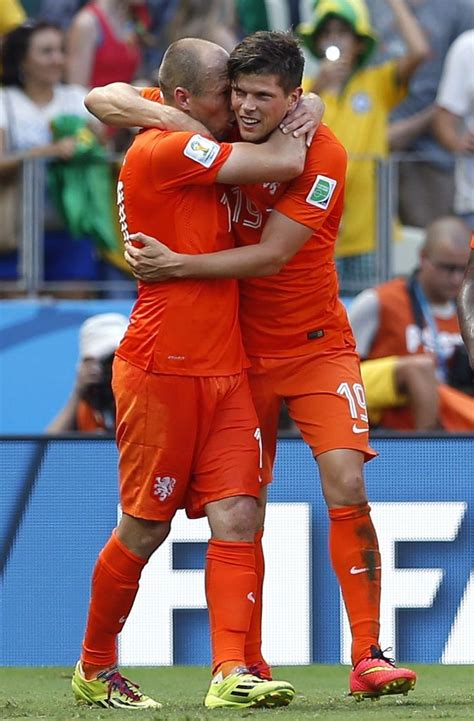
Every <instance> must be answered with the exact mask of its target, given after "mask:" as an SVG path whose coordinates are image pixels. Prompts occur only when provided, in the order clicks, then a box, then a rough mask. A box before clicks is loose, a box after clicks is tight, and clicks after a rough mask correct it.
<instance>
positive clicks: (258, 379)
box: [248, 357, 281, 485]
mask: <svg viewBox="0 0 474 721" xmlns="http://www.w3.org/2000/svg"><path fill="white" fill-rule="evenodd" d="M250 361H251V363H252V366H251V368H249V371H248V376H249V383H250V390H251V392H252V398H253V402H254V404H255V410H256V411H257V417H258V423H259V427H260V432H261V434H262V451H263V455H262V478H263V483H264V484H265V485H267V484H269V483H270V482H271V480H272V469H273V464H274V461H275V455H276V448H277V435H278V420H279V417H280V408H281V396H279V395H278V393H277V392H276V384H277V382H278V375H277V374H278V362H275V361H274V360H273V359H268V358H253V357H252V358H250Z"/></svg>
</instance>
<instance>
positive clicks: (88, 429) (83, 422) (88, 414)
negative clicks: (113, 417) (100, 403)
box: [75, 401, 107, 433]
mask: <svg viewBox="0 0 474 721" xmlns="http://www.w3.org/2000/svg"><path fill="white" fill-rule="evenodd" d="M75 426H76V428H75V430H76V431H81V433H97V432H98V431H104V432H105V431H106V430H107V428H106V424H105V420H104V417H103V416H102V414H101V413H99V411H96V410H95V409H94V408H92V406H90V405H89V404H88V403H86V401H79V403H78V406H77V410H76V423H75Z"/></svg>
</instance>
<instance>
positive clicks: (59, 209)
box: [0, 0, 474, 428]
mask: <svg viewBox="0 0 474 721" xmlns="http://www.w3.org/2000/svg"><path fill="white" fill-rule="evenodd" d="M290 28H291V29H292V31H293V32H294V33H295V34H296V35H297V36H298V37H299V38H300V39H301V43H302V46H303V47H304V52H305V56H306V58H307V66H306V67H307V69H306V75H305V78H304V90H305V92H315V93H318V94H319V95H320V96H321V98H322V99H323V100H324V102H325V105H326V112H325V117H324V121H325V122H326V123H327V124H328V125H329V126H330V127H331V129H333V130H334V132H335V133H336V135H337V136H338V137H339V139H340V140H341V141H342V142H343V144H344V145H345V147H346V149H347V150H348V153H349V156H350V163H349V169H348V177H347V186H346V200H345V213H344V217H343V222H342V226H341V231H340V237H339V240H338V245H337V248H336V255H337V263H338V272H339V278H340V284H341V290H342V293H343V295H345V296H348V295H354V294H355V293H356V292H359V291H361V290H363V289H364V288H370V287H372V286H374V285H376V284H377V280H378V279H379V278H380V276H379V273H378V271H379V269H380V257H381V256H380V250H381V249H380V242H381V240H380V238H381V237H382V238H383V232H381V221H380V219H381V218H383V215H382V212H383V213H385V214H386V213H388V212H389V213H390V216H389V223H388V225H389V227H390V228H391V230H390V232H389V236H388V237H390V238H392V237H393V238H395V239H397V238H400V237H402V238H403V237H405V238H407V237H408V238H411V237H412V236H411V235H410V229H415V231H416V232H415V233H414V235H413V237H414V238H418V239H419V241H420V245H419V247H421V248H422V250H421V256H420V257H421V259H422V261H421V266H423V263H424V260H423V259H424V258H425V257H428V255H429V254H430V253H431V251H432V246H433V243H431V244H430V243H428V250H429V252H428V251H427V252H426V253H425V255H423V247H424V246H423V240H424V238H425V235H424V232H425V229H426V228H427V227H429V226H430V225H431V224H432V223H433V222H435V221H436V220H437V219H440V218H445V219H446V218H448V219H450V218H451V219H455V220H457V221H459V222H460V223H462V224H464V225H463V228H464V230H465V237H466V238H467V239H468V238H469V235H470V233H471V232H472V230H473V228H474V73H473V72H472V68H473V67H474V0H89V1H87V0H22V1H21V2H20V0H2V2H1V5H0V52H1V55H0V76H1V88H0V180H1V186H0V187H1V191H0V210H1V214H2V223H1V225H0V295H3V296H4V297H5V296H7V297H8V296H11V295H12V293H13V294H15V293H20V294H21V292H22V289H21V287H20V286H18V283H17V279H18V278H19V277H20V274H21V271H22V268H23V269H24V267H25V266H24V259H23V265H21V262H20V261H21V258H22V254H21V253H19V239H20V237H21V235H22V231H21V229H20V228H19V223H20V222H21V218H20V215H21V214H19V213H18V210H17V209H18V207H21V199H20V198H19V193H20V192H21V191H20V183H19V179H20V177H21V173H22V171H23V168H24V167H25V161H29V160H33V159H35V160H37V159H41V162H40V163H36V164H35V165H39V166H40V169H41V172H42V174H43V175H42V182H44V187H45V188H46V192H45V198H44V202H43V205H42V212H43V219H44V241H43V244H42V248H43V254H42V257H41V259H40V262H39V268H40V272H41V274H42V278H43V279H44V281H46V284H48V283H49V286H48V287H49V291H48V292H49V293H51V292H53V293H54V294H55V295H57V296H61V294H62V295H66V297H113V298H117V297H133V295H134V284H133V282H132V281H133V278H132V277H131V275H130V274H129V271H128V268H127V266H126V265H125V263H124V260H123V257H122V247H121V239H120V233H119V229H118V224H117V219H116V212H115V201H114V193H115V180H116V172H117V168H118V165H119V163H120V159H121V157H122V154H123V152H124V150H125V149H126V148H127V146H128V145H129V143H130V142H131V139H132V131H129V130H124V129H120V130H117V129H111V128H106V127H104V126H102V125H101V124H100V123H99V122H98V121H97V120H96V119H95V118H93V117H92V116H91V115H90V114H89V113H88V112H87V110H86V109H85V107H84V102H83V101H84V98H85V96H86V94H87V92H88V89H90V88H91V87H95V86H102V85H106V84H108V83H112V82H117V81H122V82H126V83H131V84H133V85H136V86H150V85H156V83H157V70H158V68H159V65H160V61H161V58H162V56H163V53H164V51H165V50H166V48H167V46H168V45H169V44H170V43H171V42H173V41H174V40H177V39H179V38H182V37H201V38H205V39H207V40H211V41H213V42H216V43H218V44H220V45H222V46H223V47H224V48H226V49H227V50H229V51H230V50H231V49H232V48H233V47H234V46H235V45H236V43H238V42H239V40H240V39H241V38H242V37H244V36H245V35H247V34H249V33H252V32H254V31H256V30H262V29H263V30H266V29H278V30H288V29H290ZM395 154H396V156H395ZM390 157H392V158H394V157H396V158H397V163H396V168H397V173H396V174H395V176H394V175H393V173H392V174H391V175H390V184H389V194H390V200H391V206H390V208H388V209H387V208H385V209H381V208H380V203H379V202H378V200H379V198H380V186H381V182H380V178H381V175H380V168H381V164H383V163H384V162H385V161H387V159H388V158H390ZM113 161H115V165H114V162H113ZM19 204H20V205H19ZM389 205H390V204H389ZM392 206H393V207H392ZM392 221H393V224H392ZM23 222H24V219H23ZM443 227H444V226H443ZM446 227H447V226H446ZM449 227H451V226H449ZM456 228H458V226H456ZM23 230H24V229H23ZM457 232H458V234H461V235H462V236H463V233H462V232H461V231H460V230H459V228H458V231H457ZM463 237H464V236H463ZM463 242H464V241H463ZM466 243H468V240H467V241H466ZM433 247H434V246H433ZM466 247H467V246H466ZM452 252H453V253H454V252H455V250H453V251H452ZM450 253H451V250H449V249H448V250H447V251H446V258H444V259H443V262H441V261H439V263H438V272H439V274H440V276H439V279H440V283H441V282H442V281H444V280H446V278H445V276H446V277H447V275H446V274H448V275H449V277H450V280H451V281H452V282H451V284H450V286H449V288H450V290H449V292H448V293H447V295H446V294H445V295H446V298H443V300H444V301H446V302H448V301H449V302H450V303H451V304H453V303H454V301H455V296H456V294H457V292H458V290H459V287H460V284H461V280H462V273H461V268H460V265H459V262H458V260H457V259H456V258H455V259H454V260H453V259H451V257H450V255H449V254H450ZM411 255H412V256H413V266H412V267H409V268H407V269H406V275H409V274H410V273H411V271H413V270H415V269H416V264H417V263H418V267H419V264H420V258H419V257H418V250H417V249H416V250H415V252H414V253H412V254H411ZM448 256H449V257H448ZM435 260H436V259H435ZM427 262H432V263H433V262H434V261H433V258H431V261H427ZM443 273H444V275H443ZM84 281H87V285H84ZM110 281H112V283H110ZM15 283H16V285H15ZM81 284H82V285H81ZM447 296H449V298H448V297H447ZM433 297H434V298H435V300H434V301H433V302H436V292H435V293H434V294H433ZM363 308H364V309H365V306H363ZM366 350H367V349H366ZM397 353H398V351H397ZM366 357H367V358H370V357H371V356H370V353H369V351H368V350H367V352H366ZM402 366H403V364H402ZM393 372H394V373H395V371H393ZM397 372H400V373H402V374H403V373H404V372H405V371H404V369H403V367H402V370H401V371H400V370H399V371H397ZM415 372H417V373H418V372H419V369H415ZM471 390H472V388H471ZM408 391H409V389H408V386H407V388H405V393H408ZM287 425H288V427H289V428H290V427H291V422H290V421H289V419H287ZM422 425H423V424H421V425H420V428H421V427H422ZM428 426H429V424H428ZM428 426H427V427H428Z"/></svg>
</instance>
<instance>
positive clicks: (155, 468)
mask: <svg viewBox="0 0 474 721" xmlns="http://www.w3.org/2000/svg"><path fill="white" fill-rule="evenodd" d="M112 385H113V391H114V396H115V402H116V409H117V430H116V436H117V446H118V449H119V477H120V501H121V504H122V508H123V510H124V511H125V512H126V513H128V514H129V515H131V516H134V517H137V518H144V519H148V520H157V521H164V520H170V519H171V518H172V517H173V515H174V513H175V512H176V510H177V509H178V508H180V507H182V506H183V503H184V498H185V495H186V492H187V487H188V484H189V479H190V476H191V469H192V462H193V454H194V449H195V446H196V433H197V430H196V429H197V427H198V424H199V422H200V420H201V419H200V417H199V412H198V410H199V409H198V399H197V396H196V388H195V381H194V379H193V378H186V377H179V376H170V375H161V374H155V373H147V372H145V371H143V370H142V369H140V368H136V367H135V366H132V365H130V364H129V363H127V362H126V361H124V360H122V359H120V358H116V359H115V361H114V372H113V381H112Z"/></svg>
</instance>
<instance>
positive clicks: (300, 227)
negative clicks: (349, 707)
mask: <svg viewBox="0 0 474 721" xmlns="http://www.w3.org/2000/svg"><path fill="white" fill-rule="evenodd" d="M228 69H229V75H230V79H231V83H232V106H233V109H234V112H235V115H236V119H237V123H238V128H239V131H240V135H241V137H242V139H244V140H250V141H251V142H253V143H255V144H256V147H258V145H259V144H260V143H262V142H264V141H265V139H266V138H267V137H268V135H269V134H270V133H271V132H272V131H273V130H274V129H275V128H276V127H278V126H279V125H280V123H281V122H282V120H283V118H284V116H285V114H286V112H287V106H288V99H289V98H290V97H292V96H293V94H294V93H296V94H297V95H299V94H300V93H301V88H300V83H301V75H302V71H303V58H302V55H301V51H300V49H299V47H298V45H297V43H296V41H295V40H294V39H293V38H291V36H289V35H288V34H286V33H275V32H259V33H255V34H254V35H251V36H249V37H247V38H245V39H244V40H243V41H242V42H241V43H240V44H239V45H238V46H237V47H236V48H235V49H234V50H233V51H232V53H231V55H230V59H229V63H228ZM137 108H138V105H137V106H135V107H134V111H133V112H135V113H136V112H137ZM145 116H146V113H145V114H144V117H145ZM123 117H124V116H123ZM123 117H122V121H123ZM345 172H346V152H345V150H344V148H343V147H342V145H341V144H340V143H339V142H338V140H337V139H336V138H335V136H334V135H333V134H332V133H331V131H330V130H329V129H328V128H327V127H325V126H324V125H323V126H320V127H319V128H318V131H317V133H316V135H315V136H314V139H313V141H312V143H311V146H310V148H309V150H308V153H307V157H306V163H305V168H304V170H303V172H302V174H301V175H300V176H299V177H298V178H296V179H295V180H293V181H291V182H289V183H287V182H285V183H281V182H278V181H277V179H274V181H275V182H272V183H264V184H258V185H246V186H245V187H244V188H243V187H239V188H236V189H233V190H232V197H233V200H234V203H233V208H232V218H233V222H234V231H235V233H236V235H237V238H238V242H239V245H241V246H243V247H239V248H234V249H229V250H225V251H222V252H218V253H212V254H205V255H190V254H177V253H175V252H173V251H172V250H170V249H168V248H167V247H166V246H165V245H164V244H162V243H159V242H157V241H156V239H154V238H149V237H147V236H146V235H142V234H138V235H137V236H136V238H137V239H138V240H141V241H142V242H143V243H144V244H145V247H144V248H142V249H137V248H133V247H130V246H128V248H127V251H126V257H127V258H128V260H129V262H130V264H131V266H132V267H133V268H134V269H135V272H136V273H137V275H138V276H139V277H143V278H147V279H148V280H169V279H170V278H182V279H186V278H199V277H212V278H228V277H232V278H239V279H240V322H241V327H242V333H243V339H244V344H245V348H246V351H247V354H248V355H249V358H250V361H251V364H252V365H251V368H250V369H249V380H250V383H251V389H252V396H253V398H254V401H255V405H256V409H257V414H258V417H259V422H260V426H261V429H262V440H263V451H264V468H263V481H264V483H265V484H266V483H268V482H269V481H270V479H271V471H272V466H273V461H274V457H275V451H276V438H277V426H278V414H279V408H280V404H281V401H282V399H283V400H285V402H286V404H287V406H288V409H289V413H290V416H291V417H292V418H293V420H294V421H295V423H296V424H297V426H298V427H299V429H300V431H301V434H302V436H303V438H304V440H305V441H306V442H307V444H308V445H309V446H310V448H311V450H312V452H313V455H314V457H315V459H316V461H317V463H318V466H319V471H320V476H321V482H322V489H323V494H324V497H325V500H326V503H327V505H328V509H329V518H330V554H331V560H332V564H333V567H334V569H335V572H336V574H337V577H338V580H339V583H340V586H341V589H342V593H343V597H344V602H345V605H346V609H347V612H348V616H349V621H350V625H351V630H352V636H353V643H352V661H353V670H352V672H351V675H350V690H351V693H352V694H353V695H354V696H356V697H374V698H376V697H379V696H380V695H383V694H394V693H406V692H408V691H409V690H410V689H412V688H413V687H414V685H415V681H416V675H415V673H414V672H413V671H411V670H409V669H402V668H400V669H399V668H396V667H395V666H394V665H393V663H392V662H391V660H389V659H387V658H386V657H385V656H384V655H383V653H382V651H381V649H380V645H379V605H380V566H381V563H380V553H379V549H378V542H377V536H376V533H375V530H374V527H373V524H372V521H371V518H370V507H369V505H368V502H367V497H366V493H365V487H364V479H363V464H364V462H365V461H367V460H369V459H370V458H372V457H373V456H374V455H375V453H374V451H373V450H372V449H371V448H370V446H369V443H368V430H369V428H368V421H367V409H366V405H365V398H364V390H363V386H362V381H361V377H360V367H359V359H358V356H357V354H356V352H355V343H354V339H353V336H352V332H351V329H350V326H349V323H348V320H347V315H346V311H345V309H344V306H343V305H342V303H341V301H340V300H339V298H338V283H337V276H336V269H335V263H334V245H335V241H336V236H337V232H338V228H339V223H340V219H341V214H342V208H343V201H344V183H345ZM269 209H271V212H269ZM158 237H159V235H158ZM265 500H266V492H265V488H264V489H262V492H261V499H260V523H259V530H258V531H257V534H256V545H257V549H260V550H257V572H258V574H259V588H261V584H262V582H263V573H264V564H263V553H262V551H261V535H262V532H263V519H264V509H265ZM258 598H261V593H260V594H259V595H258ZM259 611H261V608H260V609H259V608H258V607H256V608H255V611H254V616H253V618H252V625H251V627H250V631H249V635H248V637H247V645H246V661H247V663H248V664H251V665H252V666H253V668H254V670H255V672H256V673H259V674H260V675H261V676H262V677H264V678H269V677H271V671H270V669H269V667H268V665H267V664H266V663H265V660H264V659H263V657H262V655H261V648H260V641H261V638H260V635H261V634H260V622H261V619H260V617H259Z"/></svg>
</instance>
